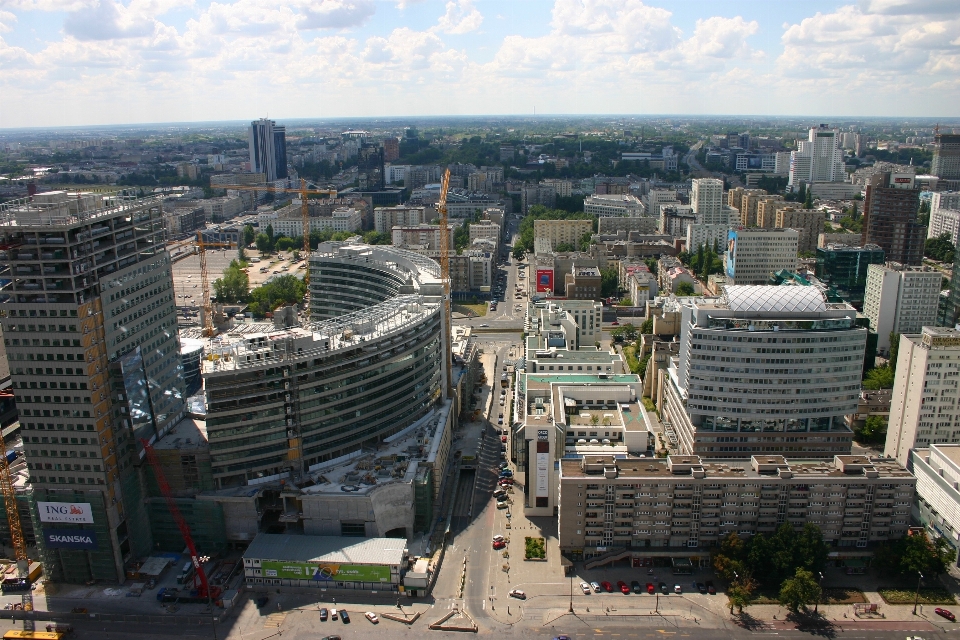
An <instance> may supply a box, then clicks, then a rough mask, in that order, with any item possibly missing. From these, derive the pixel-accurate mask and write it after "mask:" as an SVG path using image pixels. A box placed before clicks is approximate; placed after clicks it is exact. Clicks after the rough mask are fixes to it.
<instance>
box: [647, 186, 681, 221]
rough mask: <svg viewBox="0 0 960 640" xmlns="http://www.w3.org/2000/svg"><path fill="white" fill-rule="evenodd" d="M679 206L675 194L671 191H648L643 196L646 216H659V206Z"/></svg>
mask: <svg viewBox="0 0 960 640" xmlns="http://www.w3.org/2000/svg"><path fill="white" fill-rule="evenodd" d="M662 204H680V202H679V200H677V192H676V191H674V190H673V189H650V191H648V192H647V193H646V194H644V196H643V207H644V209H645V210H646V212H647V215H648V216H658V215H660V205H662Z"/></svg>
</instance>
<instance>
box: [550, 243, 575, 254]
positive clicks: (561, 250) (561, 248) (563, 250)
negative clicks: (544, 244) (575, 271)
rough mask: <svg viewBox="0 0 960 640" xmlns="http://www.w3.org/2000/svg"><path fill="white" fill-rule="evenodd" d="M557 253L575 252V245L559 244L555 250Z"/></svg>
mask: <svg viewBox="0 0 960 640" xmlns="http://www.w3.org/2000/svg"><path fill="white" fill-rule="evenodd" d="M553 250H554V251H556V252H557V253H569V252H570V251H573V245H572V244H570V243H569V242H558V243H557V246H555V247H554V248H553Z"/></svg>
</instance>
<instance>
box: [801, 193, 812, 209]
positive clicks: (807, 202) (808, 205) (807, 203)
mask: <svg viewBox="0 0 960 640" xmlns="http://www.w3.org/2000/svg"><path fill="white" fill-rule="evenodd" d="M803 208H804V209H813V190H812V189H807V193H806V196H805V197H804V199H803Z"/></svg>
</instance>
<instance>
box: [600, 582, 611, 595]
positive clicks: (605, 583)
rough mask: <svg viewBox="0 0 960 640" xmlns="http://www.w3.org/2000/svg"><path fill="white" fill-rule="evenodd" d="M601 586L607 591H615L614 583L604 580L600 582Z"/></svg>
mask: <svg viewBox="0 0 960 640" xmlns="http://www.w3.org/2000/svg"><path fill="white" fill-rule="evenodd" d="M600 586H601V587H603V588H604V590H605V591H606V592H607V593H613V585H612V584H610V583H609V582H607V581H606V580H604V581H603V582H601V583H600Z"/></svg>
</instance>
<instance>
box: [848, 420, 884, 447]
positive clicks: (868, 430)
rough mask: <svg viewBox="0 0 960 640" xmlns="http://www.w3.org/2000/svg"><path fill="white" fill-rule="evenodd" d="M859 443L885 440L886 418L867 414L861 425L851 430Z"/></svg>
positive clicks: (873, 442)
mask: <svg viewBox="0 0 960 640" xmlns="http://www.w3.org/2000/svg"><path fill="white" fill-rule="evenodd" d="M853 435H854V438H855V439H856V441H857V442H859V443H860V444H881V443H883V442H886V440H887V419H886V418H884V417H883V416H867V419H866V420H865V421H864V424H863V426H862V427H859V428H857V429H854V430H853Z"/></svg>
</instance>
